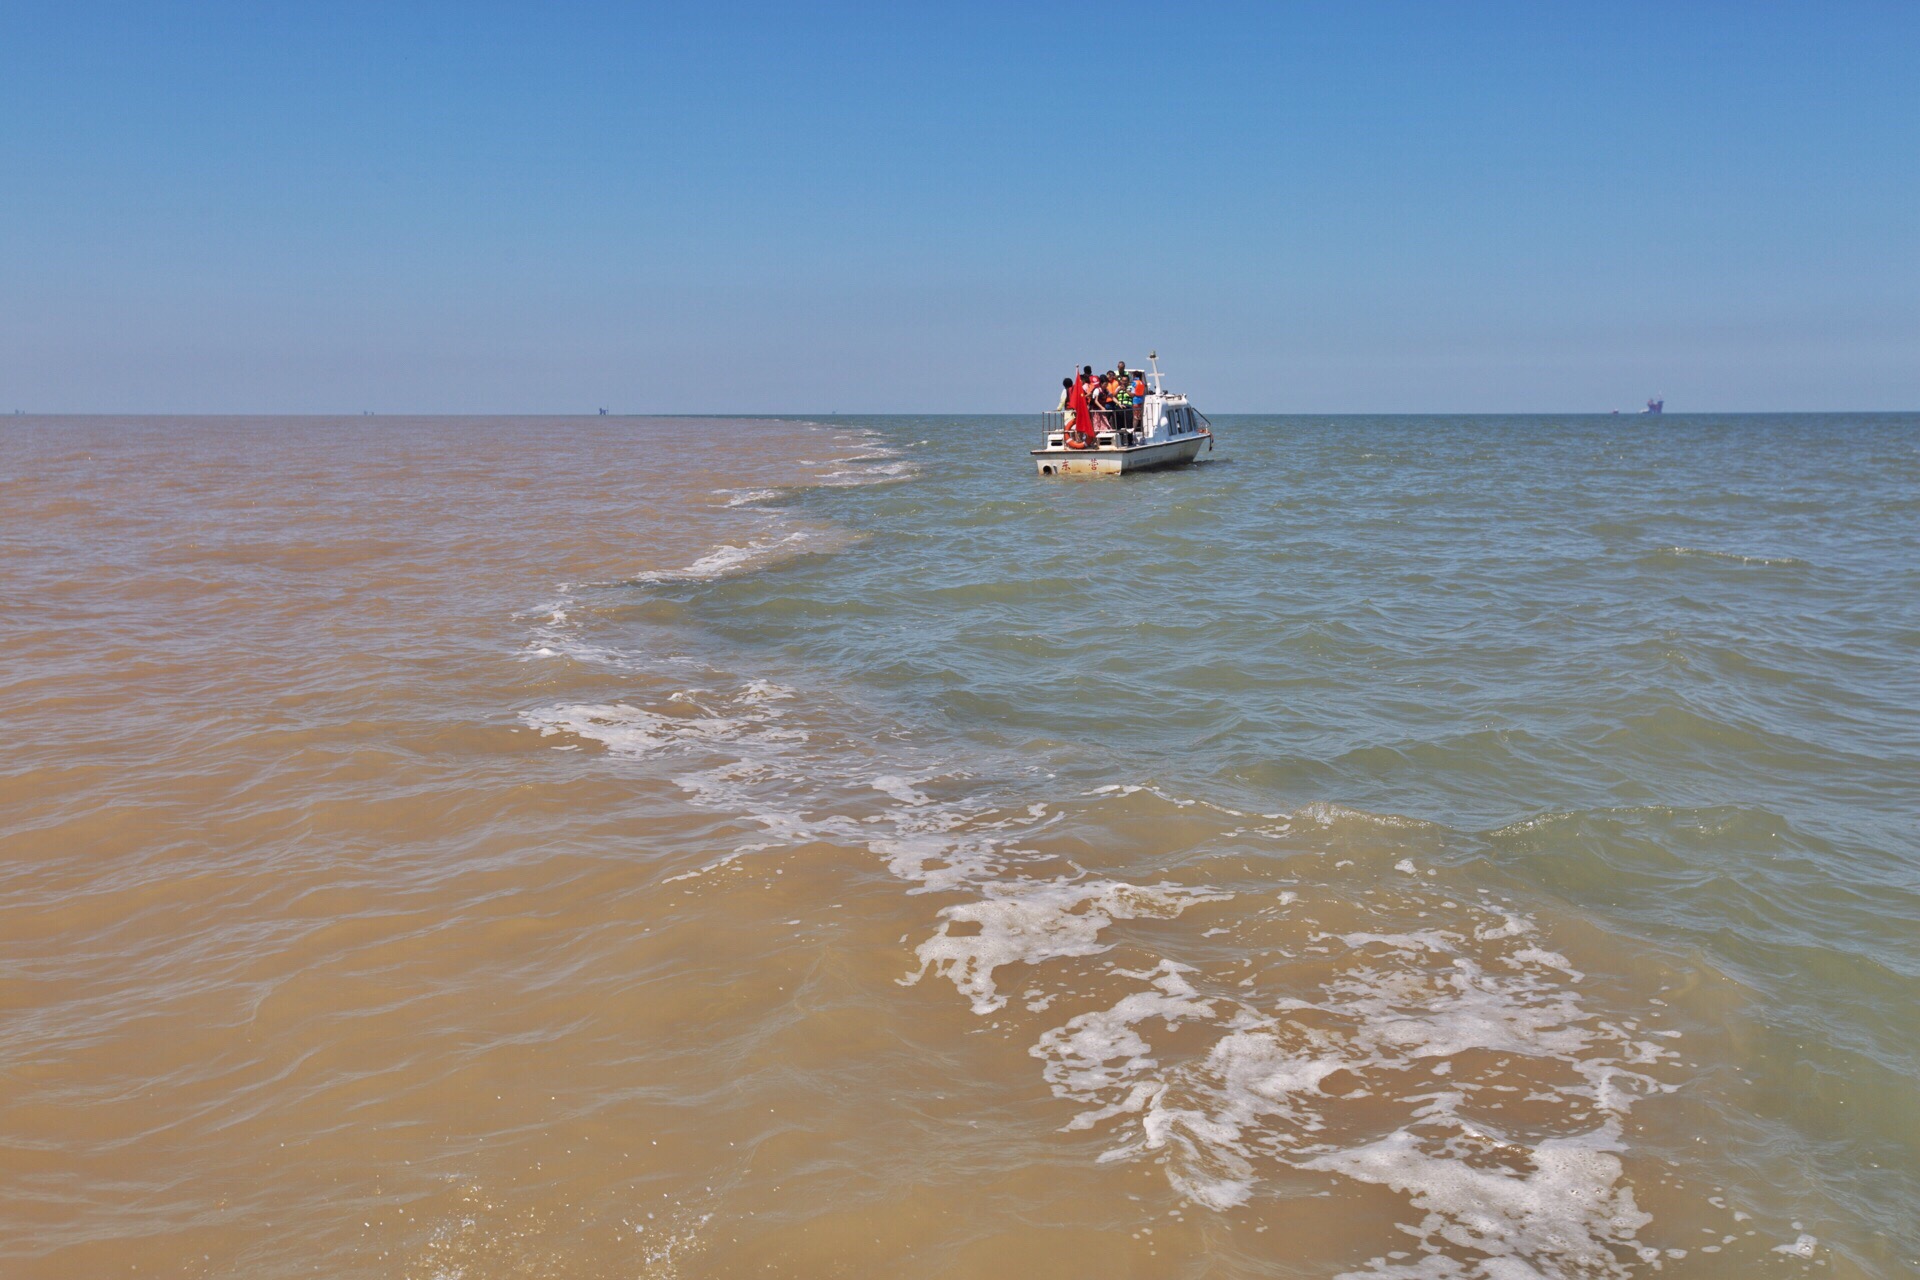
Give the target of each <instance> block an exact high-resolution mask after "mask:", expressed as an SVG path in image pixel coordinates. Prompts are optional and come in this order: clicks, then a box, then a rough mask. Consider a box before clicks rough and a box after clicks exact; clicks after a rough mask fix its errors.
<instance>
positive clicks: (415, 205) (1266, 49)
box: [0, 0, 1920, 413]
mask: <svg viewBox="0 0 1920 1280" xmlns="http://www.w3.org/2000/svg"><path fill="white" fill-rule="evenodd" d="M1916 65H1920V5H1914V4H1905V3H1885V4H1868V3H1846V2H1844V0H1833V2H1829V3H1820V4H1815V3H1805V4H1774V3H1743V4H1710V3H1689V4H1683V5H1674V4H1631V3H1609V4H1599V3H1590V4H1579V5H1575V4H1562V5H1540V4H1496V3H1474V4H1448V5H1442V4H1431V3H1405V4H1401V3H1393V4H1386V3H1355V4H1333V3H1324V4H1271V5H1237V4H1203V5H1194V6H1155V5H1133V4H1126V3H1104V4H1098V5H1079V4H1073V5H1064V4H991V5H989V4H957V5H949V6H915V5H882V4H875V5H842V4H831V3H828V4H815V5H808V6H800V5H781V6H773V5H739V4H727V3H706V4H701V5H691V4H688V5H676V6H657V7H656V6H649V5H614V4H605V5H591V4H554V5H533V4H524V3H523V4H518V5H507V4H486V3H461V4H444V5H436V4H406V3H383V4H355V3H346V4H329V5H324V6H323V5H302V4H289V5H259V4H247V5H240V4H232V5H222V4H205V5H200V4H196V5H186V4H175V5H165V4H162V5H153V4H138V5H136V4H121V5H112V4H91V3H86V2H85V0H80V2H78V3H61V4H42V3H20V2H16V3H11V4H8V5H6V6H5V7H4V8H0V192H3V193H4V199H0V412H4V411H6V410H10V409H12V408H14V407H16V406H17V407H19V408H22V409H26V410H28V411H29V412H139V411H150V412H348V413H351V412H357V411H359V410H362V409H371V410H375V411H379V412H576V411H577V412H592V411H593V409H595V408H596V407H600V406H605V407H607V408H609V409H611V410H613V411H615V412H701V411H710V412H749V413H751V412H781V411H785V412H801V413H805V412H823V411H829V410H840V411H844V412H889V411H902V412H906V411H923V410H924V411H941V410H980V411H1019V410H1028V409H1035V408H1040V407H1050V406H1051V404H1052V401H1053V396H1054V394H1055V393H1056V392H1057V390H1058V386H1059V379H1060V377H1061V376H1062V374H1063V373H1064V372H1065V370H1066V368H1067V366H1069V365H1070V364H1072V365H1077V364H1080V363H1094V364H1096V365H1099V366H1101V367H1105V366H1107V365H1110V364H1111V363H1112V362H1113V361H1114V360H1115V359H1116V358H1124V359H1127V360H1129V361H1136V362H1137V361H1140V360H1142V359H1144V357H1145V355H1146V353H1147V351H1148V349H1149V348H1150V347H1157V348H1158V349H1159V351H1160V353H1161V357H1162V364H1163V365H1164V366H1165V367H1166V368H1168V370H1169V371H1170V374H1171V375H1172V376H1173V378H1174V380H1175V382H1176V383H1177V384H1178V385H1180V386H1181V387H1182V388H1183V389H1187V390H1190V391H1192V392H1193V393H1194V394H1195V396H1196V399H1197V401H1198V402H1199V403H1200V404H1201V405H1202V406H1203V407H1205V408H1207V409H1209V410H1210V411H1212V410H1218V411H1223V412H1225V411H1234V410H1241V411H1260V410H1264V411H1274V412H1291V411H1299V412H1341V411H1348V412H1391V411H1407V412H1424V411H1434V412H1444V411H1489V412H1492V411H1525V410H1536V409H1537V410H1562V411H1582V410H1591V411H1605V410H1608V409H1615V408H1618V409H1623V410H1631V409H1635V408H1638V407H1639V405H1640V403H1641V402H1642V401H1644V400H1645V399H1646V398H1647V397H1648V396H1653V395H1661V396H1664V397H1666V399H1667V401H1668V407H1669V410H1670V411H1674V410H1687V409H1724V410H1795V409H1822V408H1835V409H1915V408H1920V159H1917V158H1920V78H1917V77H1916V76H1915V74H1914V68H1915V67H1916Z"/></svg>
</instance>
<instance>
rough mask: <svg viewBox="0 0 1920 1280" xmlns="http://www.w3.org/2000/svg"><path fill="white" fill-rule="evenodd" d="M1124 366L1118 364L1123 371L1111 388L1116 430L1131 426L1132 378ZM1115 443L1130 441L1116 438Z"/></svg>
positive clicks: (1126, 428) (1128, 428)
mask: <svg viewBox="0 0 1920 1280" xmlns="http://www.w3.org/2000/svg"><path fill="white" fill-rule="evenodd" d="M1126 367H1127V366H1126V365H1124V364H1123V365H1121V366H1120V368H1121V370H1122V371H1123V372H1121V373H1119V375H1118V377H1117V378H1116V380H1115V383H1114V388H1113V421H1114V428H1115V430H1116V432H1118V431H1122V430H1130V429H1131V428H1132V426H1133V379H1131V378H1129V377H1127V375H1126V373H1125V372H1124V370H1125V369H1126ZM1115 443H1131V441H1125V442H1122V441H1120V440H1118V439H1116V440H1115Z"/></svg>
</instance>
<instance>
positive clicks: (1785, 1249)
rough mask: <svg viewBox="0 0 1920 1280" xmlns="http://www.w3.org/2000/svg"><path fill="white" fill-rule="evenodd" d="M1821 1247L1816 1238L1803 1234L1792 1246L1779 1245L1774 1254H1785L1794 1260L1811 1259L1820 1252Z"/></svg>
mask: <svg viewBox="0 0 1920 1280" xmlns="http://www.w3.org/2000/svg"><path fill="white" fill-rule="evenodd" d="M1819 1247H1820V1241H1819V1240H1818V1239H1817V1238H1816V1237H1814V1236H1810V1235H1804V1234H1803V1235H1802V1236H1801V1237H1800V1238H1799V1239H1798V1240H1795V1241H1794V1242H1793V1243H1792V1244H1777V1245H1775V1246H1773V1252H1775V1253H1784V1254H1786V1255H1788V1256H1789V1257H1793V1258H1811V1257H1812V1256H1813V1255H1814V1254H1815V1253H1816V1252H1818V1251H1819Z"/></svg>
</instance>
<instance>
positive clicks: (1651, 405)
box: [1640, 400, 1667, 413]
mask: <svg viewBox="0 0 1920 1280" xmlns="http://www.w3.org/2000/svg"><path fill="white" fill-rule="evenodd" d="M1666 411H1667V402H1666V401H1665V400H1649V401H1647V407H1646V408H1644V409H1642V410H1641V411H1640V412H1642V413H1665V412H1666Z"/></svg>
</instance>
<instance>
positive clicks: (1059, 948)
mask: <svg viewBox="0 0 1920 1280" xmlns="http://www.w3.org/2000/svg"><path fill="white" fill-rule="evenodd" d="M984 888H985V891H986V896H985V897H983V898H981V899H980V900H979V901H978V902H968V903H963V904H961V905H959V906H953V907H945V908H943V909H942V910H941V912H940V918H941V924H940V931H939V932H938V933H936V934H935V935H934V936H933V937H931V938H929V939H927V940H926V941H925V942H923V943H921V944H920V946H919V947H918V948H916V949H915V954H916V955H918V956H919V957H920V968H919V971H918V972H916V973H915V974H914V975H913V978H912V980H913V981H918V980H919V978H920V977H921V976H922V975H924V974H925V973H926V972H927V971H928V970H929V969H931V970H932V971H934V972H935V973H938V974H940V975H941V976H943V977H946V978H948V979H950V980H952V982H953V985H954V986H955V987H957V988H959V990H960V993H961V994H962V995H964V996H966V997H967V999H968V1000H970V1001H971V1002H972V1004H973V1011H974V1012H975V1013H991V1012H993V1011H994V1010H995V1009H998V1008H1000V1007H1001V1006H1002V1005H1004V1004H1006V1002H1007V998H1006V997H1005V996H1003V995H1001V994H1000V993H999V990H998V989H997V988H996V987H995V986H994V980H993V973H994V970H995V969H998V968H1000V967H1001V966H1003V965H1010V964H1030V965H1031V964H1039V963H1041V962H1042V961H1045V960H1052V959H1057V958H1059V957H1062V956H1090V955H1097V954H1099V953H1100V952H1102V951H1106V950H1108V949H1109V948H1110V947H1111V946H1112V945H1113V944H1112V943H1110V942H1102V941H1101V938H1100V935H1101V933H1102V932H1103V931H1104V930H1106V929H1107V928H1108V927H1109V926H1111V925H1112V924H1113V922H1114V921H1116V920H1135V919H1139V918H1141V917H1143V916H1147V917H1154V918H1158V919H1167V918H1170V917H1172V916H1177V915H1179V914H1180V913H1181V912H1182V911H1184V910H1186V909H1187V907H1189V906H1190V905H1192V904H1193V903H1195V902H1218V901H1224V900H1225V899H1226V898H1228V897H1229V896H1231V895H1228V894H1223V893H1209V892H1207V891H1205V890H1200V889H1187V888H1182V887H1180V886H1178V885H1170V884H1158V885H1136V884H1127V883H1125V882H1123V881H1119V880H1079V881H1071V880H1065V879H1061V880H1045V881H1040V880H1011V881H995V882H992V883H989V884H987V885H985V886H984ZM967 925H974V926H978V932H975V933H970V934H961V933H956V932H955V931H954V930H955V926H967Z"/></svg>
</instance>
